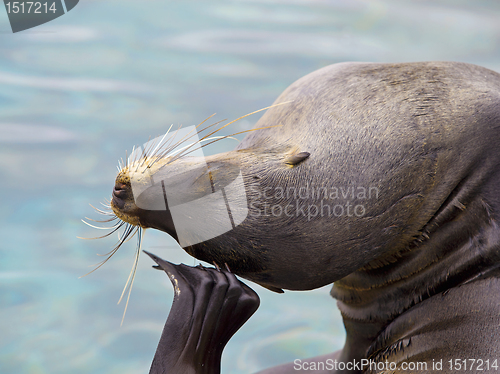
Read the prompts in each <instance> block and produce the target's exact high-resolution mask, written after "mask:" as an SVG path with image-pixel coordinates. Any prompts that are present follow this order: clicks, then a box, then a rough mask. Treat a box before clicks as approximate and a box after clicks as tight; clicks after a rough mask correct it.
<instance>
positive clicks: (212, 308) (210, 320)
mask: <svg viewBox="0 0 500 374" xmlns="http://www.w3.org/2000/svg"><path fill="white" fill-rule="evenodd" d="M146 253H147V254H148V255H149V256H150V257H151V258H152V259H153V260H154V261H155V262H156V263H157V264H158V266H159V267H160V268H161V269H163V270H164V271H165V272H166V273H167V275H168V277H169V279H170V280H171V282H172V284H173V286H174V290H175V295H174V302H173V304H172V308H171V310H170V314H169V316H168V318H167V322H166V323H165V327H164V329H163V333H162V336H161V339H160V342H159V344H158V348H157V350H156V354H155V357H154V360H153V363H152V365H151V371H150V373H165V372H169V373H171V372H172V373H181V372H182V373H187V372H189V373H207V372H210V373H218V372H219V371H220V359H221V356H222V350H223V349H224V347H225V345H226V343H227V342H228V341H229V339H230V338H231V337H232V336H233V335H234V333H235V332H236V331H237V330H238V329H239V328H240V327H241V326H242V325H243V324H244V323H245V322H246V321H247V320H248V318H250V316H251V315H252V314H253V313H254V312H255V311H256V310H257V308H258V306H259V303H260V300H259V297H258V295H257V294H256V293H255V292H254V291H253V290H252V289H251V288H250V287H248V286H247V285H245V284H244V283H242V282H240V281H239V280H238V279H237V278H236V277H235V276H234V274H232V273H229V272H228V271H226V270H216V269H210V268H205V267H199V266H196V267H191V266H187V265H184V264H180V265H175V264H172V263H170V262H168V261H165V260H162V259H161V258H159V257H157V256H155V255H153V254H151V253H148V252H146Z"/></svg>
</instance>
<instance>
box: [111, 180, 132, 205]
mask: <svg viewBox="0 0 500 374" xmlns="http://www.w3.org/2000/svg"><path fill="white" fill-rule="evenodd" d="M130 193H131V191H130V185H128V186H127V185H126V184H124V183H120V182H116V184H115V186H114V188H113V201H114V202H115V204H116V205H118V206H119V207H120V208H123V205H124V203H125V200H127V198H128V197H129V195H130Z"/></svg>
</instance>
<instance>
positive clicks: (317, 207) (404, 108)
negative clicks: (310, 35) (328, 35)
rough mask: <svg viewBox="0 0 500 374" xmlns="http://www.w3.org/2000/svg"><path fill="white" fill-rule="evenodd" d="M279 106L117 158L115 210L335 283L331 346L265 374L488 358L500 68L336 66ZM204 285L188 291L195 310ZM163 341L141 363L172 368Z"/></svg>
mask: <svg viewBox="0 0 500 374" xmlns="http://www.w3.org/2000/svg"><path fill="white" fill-rule="evenodd" d="M283 103H285V104H283ZM276 104H282V105H278V106H274V107H272V108H270V109H269V110H268V111H267V112H266V113H265V114H264V115H263V116H262V118H261V119H260V120H259V121H258V123H257V124H256V125H255V126H256V128H261V129H260V130H257V131H254V132H251V133H250V134H249V135H247V136H246V137H245V139H244V140H243V141H242V142H241V143H240V145H239V146H238V147H237V148H236V149H235V150H234V151H231V152H227V153H222V154H217V155H214V156H209V157H206V158H203V159H202V158H196V157H189V156H188V157H177V156H168V155H164V154H162V155H159V154H157V153H155V152H152V153H151V154H147V152H146V153H145V154H143V157H142V158H139V159H138V160H139V161H137V160H135V161H133V162H131V164H130V165H128V166H126V167H125V168H124V169H123V170H122V171H121V172H120V173H119V175H118V177H117V180H116V185H115V188H114V190H113V198H112V201H111V207H112V209H113V211H114V212H115V214H116V215H117V216H118V217H120V218H121V219H122V220H124V221H126V222H129V223H130V224H133V225H138V226H141V227H152V228H155V229H159V230H162V231H164V232H166V233H168V234H170V235H171V236H173V237H174V238H176V239H177V240H178V241H179V242H180V243H181V245H182V246H183V247H184V249H185V250H186V251H187V252H188V253H189V254H191V255H192V256H194V257H196V258H198V259H200V260H204V261H207V262H208V263H214V264H216V266H220V267H221V268H226V269H229V270H230V271H231V272H232V273H233V274H236V275H239V276H241V277H243V278H245V279H249V280H251V281H254V282H256V283H258V284H261V285H263V286H265V287H268V288H270V289H272V290H275V291H278V292H279V291H281V289H289V290H310V289H314V288H317V287H321V286H324V285H327V284H330V283H333V282H335V283H334V286H333V288H332V291H331V295H332V296H333V297H334V298H336V299H337V300H338V307H339V309H340V310H341V312H342V316H343V320H344V324H345V328H346V332H347V338H346V343H345V346H344V348H343V349H342V351H340V352H336V353H334V354H331V355H326V356H322V357H320V358H316V359H310V360H309V361H306V360H304V361H301V362H299V363H298V364H297V363H291V364H290V365H288V366H286V365H285V366H282V367H278V368H274V369H270V370H269V371H265V372H266V373H289V372H301V371H304V372H309V371H311V368H314V369H318V370H317V371H316V372H330V373H331V372H335V373H341V372H350V373H361V372H366V373H386V372H391V373H402V372H408V369H411V367H410V366H409V365H417V364H420V365H424V364H423V363H425V365H427V366H426V367H425V368H424V367H423V366H422V367H421V368H420V369H417V368H414V369H413V372H417V371H419V370H420V371H422V372H433V371H440V372H443V373H454V372H456V371H459V370H463V369H464V367H465V366H464V365H468V366H467V370H470V369H471V368H472V371H476V370H477V371H479V370H481V369H482V372H493V371H496V369H497V368H498V364H500V363H498V362H497V359H498V358H499V355H500V317H499V316H500V293H499V292H498V290H499V289H500V288H499V287H500V280H499V274H500V273H499V265H500V261H499V260H500V247H499V245H500V230H499V226H498V219H499V214H500V151H499V148H498V144H500V75H499V74H498V73H496V72H493V71H491V70H488V69H485V68H482V67H478V66H474V65H470V64H464V63H452V62H420V63H399V64H377V63H342V64H335V65H331V66H327V67H325V68H322V69H320V70H317V71H315V72H313V73H311V74H309V75H307V76H305V77H303V78H301V79H299V80H298V81H296V82H295V83H293V84H292V85H291V86H290V87H288V88H287V89H286V90H285V91H284V92H283V93H282V94H281V95H280V96H279V97H278V99H277V100H276ZM270 126H273V127H270ZM265 127H267V128H265ZM263 128H264V129H263ZM160 156H161V157H160ZM134 183H135V184H136V185H137V186H139V187H137V188H138V189H137V188H136V191H139V192H140V194H137V193H135V192H134V191H133V190H134V188H133V186H134ZM134 195H136V196H134ZM196 201H198V202H201V201H203V204H198V205H202V207H200V206H198V205H196V204H192V203H193V202H196ZM156 205H158V206H161V208H159V209H158V210H154V208H153V209H151V207H154V206H156ZM141 206H142V208H141ZM179 207H182V209H179ZM187 208H193V210H192V211H190V210H189V209H187ZM228 222H229V223H230V224H228ZM190 223H193V224H192V225H190ZM228 225H229V226H228ZM221 227H224V230H221V229H220V228H221ZM215 234H216V235H215ZM157 262H159V260H158V261H157ZM159 264H160V266H161V267H162V268H163V269H164V270H166V271H167V272H168V271H169V270H168V269H167V267H168V265H167V266H165V267H164V266H163V265H161V263H160V262H159ZM191 271H193V272H197V274H198V273H199V272H202V271H205V270H202V269H196V268H193V269H192V270H191ZM207 274H208V273H207ZM212 275H213V274H210V275H209V277H212ZM169 277H170V278H171V279H173V280H174V281H175V279H177V278H176V276H175V275H174V276H172V274H171V273H169ZM209 277H207V279H213V278H209ZM183 294H185V293H183V292H182V289H180V296H179V297H182V295H183ZM209 294H210V293H209V292H200V293H199V295H198V296H199V298H197V293H196V291H195V292H194V294H193V295H192V297H193V298H194V300H197V302H198V303H200V304H202V305H204V306H206V303H207V300H208V298H209V296H208V295H209ZM242 294H245V295H246V294H250V292H249V291H248V292H247V291H246V292H243V293H242ZM186 297H187V296H186ZM221 303H222V301H220V302H219V303H218V304H217V306H216V308H217V310H220V308H221ZM176 304H177V305H179V303H176V302H175V301H174V306H173V309H172V311H171V315H170V316H169V320H170V319H171V322H172V321H173V323H174V325H175V318H176V317H175V315H178V314H179V313H180V311H179V309H178V308H174V307H175V306H176ZM252 308H255V303H253V304H252ZM195 309H196V308H195ZM209 309H210V308H209ZM203 310H205V309H203ZM174 312H175V313H174ZM172 313H174V317H172V315H173V314H172ZM195 314H196V313H195ZM243 317H247V316H246V315H245V316H243ZM243 317H242V318H240V319H238V318H237V319H238V320H239V321H240V322H241V321H242V322H241V323H244V321H245V320H246V319H245V318H243ZM193 318H194V317H193ZM198 318H199V317H198ZM225 322H226V323H229V322H230V321H229V320H226V321H222V322H221V323H225ZM205 327H206V326H204V327H203V328H205ZM179 329H180V330H182V328H181V327H179ZM186 329H187V327H186ZM231 333H232V332H229V333H228V334H229V335H230V334H231ZM162 339H163V338H162ZM160 346H161V347H163V348H162V349H160V350H159V351H157V356H164V357H167V358H168V359H166V360H164V361H163V362H164V363H165V364H164V365H163V367H158V366H157V367H156V368H155V370H154V371H152V372H155V373H159V372H171V371H169V367H168V365H171V363H172V362H175V361H176V360H177V359H178V356H175V355H176V353H175V352H178V351H179V349H174V348H172V346H171V345H168V344H166V345H165V344H162V343H160ZM205 348H207V349H211V346H210V345H209V344H207V345H206V346H205ZM172 352H173V353H172ZM329 360H330V361H329ZM472 360H475V361H474V362H472ZM168 362H170V364H167V363H168ZM328 364H331V365H334V366H331V365H329V366H327V365H328ZM362 364H365V365H364V366H362ZM368 364H370V365H369V366H367V365H368ZM297 365H298V367H297ZM311 365H313V366H314V367H313V366H311ZM342 365H343V366H342ZM360 365H361V366H360ZM384 365H385V366H384ZM387 365H390V367H387ZM404 365H406V366H404ZM436 365H438V366H439V365H440V367H437V366H436ZM457 365H458V366H460V365H461V368H462V369H460V368H459V367H458V366H457ZM172 367H173V366H172ZM405 368H407V369H406V370H405ZM205 370H206V371H205ZM195 372H197V373H202V372H218V369H217V368H215V367H210V368H208V369H207V368H206V367H205V368H204V369H201V368H198V370H195Z"/></svg>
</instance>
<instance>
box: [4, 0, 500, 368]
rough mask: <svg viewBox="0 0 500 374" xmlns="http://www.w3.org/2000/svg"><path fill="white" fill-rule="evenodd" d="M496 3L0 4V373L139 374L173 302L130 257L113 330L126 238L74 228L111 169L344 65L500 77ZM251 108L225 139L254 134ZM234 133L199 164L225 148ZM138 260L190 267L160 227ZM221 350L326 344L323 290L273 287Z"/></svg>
mask: <svg viewBox="0 0 500 374" xmlns="http://www.w3.org/2000/svg"><path fill="white" fill-rule="evenodd" d="M499 19H500V3H499V2H498V1H495V0H490V1H487V0H481V1H479V0H476V1H465V0H460V1H457V0H453V1H452V0H447V1H445V0H438V1H409V0H406V1H402V0H393V1H389V0H380V1H378V0H372V1H368V0H365V1H362V0H335V1H326V0H325V1H319V0H318V1H308V0H294V1H270V0H269V1H266V0H260V1H256V0H248V1H243V0H242V1H216V2H206V1H205V2H202V1H182V2H181V1H160V0H157V1H130V0H128V1H127V0H119V1H118V0H117V1H112V0H99V1H91V0H82V1H80V3H79V4H78V5H77V6H76V7H75V8H74V9H73V10H72V11H71V12H70V13H68V14H66V15H64V16H62V17H60V18H58V19H56V20H54V21H52V22H50V23H47V24H45V25H42V26H39V27H36V28H33V29H30V30H26V31H23V32H19V33H17V34H12V32H11V29H10V26H9V24H8V20H7V14H6V12H5V11H3V8H0V181H1V183H2V184H1V187H0V191H1V199H2V201H1V203H0V238H1V240H0V259H1V260H0V373H4V374H10V373H12V374H20V373H22V374H25V373H30V374H42V373H50V374H66V373H73V374H78V373H82V374H83V373H106V374H110V373H120V374H125V373H127V374H128V373H144V372H147V371H148V368H149V365H150V363H151V360H152V358H153V355H154V351H155V349H156V344H157V342H158V340H159V337H160V334H161V330H162V327H163V323H164V321H165V319H166V316H167V314H168V310H169V307H170V303H171V301H172V297H173V296H172V289H171V286H170V285H169V284H168V279H167V277H166V276H165V275H164V274H161V273H160V272H157V271H153V270H151V265H152V261H151V260H150V259H149V258H147V257H146V256H141V259H140V264H139V271H138V275H137V278H136V282H135V284H134V289H133V292H132V296H131V300H130V305H129V308H128V312H127V315H126V318H125V322H124V324H123V326H122V327H120V321H121V316H122V312H123V308H124V305H123V304H120V305H119V306H117V305H116V302H117V300H118V298H119V296H120V293H121V289H122V287H123V285H124V283H125V281H126V279H127V276H128V272H129V270H130V267H131V266H132V261H133V254H134V250H135V247H134V243H133V241H132V242H130V243H128V244H126V245H124V246H123V248H122V249H121V250H120V251H119V252H118V253H117V254H116V256H114V257H113V258H112V260H110V261H109V262H108V263H107V264H106V265H104V266H103V267H102V268H101V269H99V270H97V271H96V272H94V273H92V274H91V275H89V276H87V277H84V278H81V279H79V278H78V277H79V276H81V275H83V274H85V273H86V272H88V271H89V270H90V269H91V268H89V265H92V264H94V263H96V262H98V261H99V260H100V259H101V258H99V257H97V256H96V255H95V254H96V253H105V252H108V251H109V249H111V247H112V245H113V244H114V241H115V239H116V238H108V239H101V240H95V241H88V240H81V239H77V237H78V236H84V237H93V236H97V235H99V234H100V232H97V230H94V229H92V228H90V227H87V226H85V225H84V224H83V223H82V222H81V221H80V219H81V218H83V217H86V216H87V217H90V218H94V219H95V218H98V216H97V214H96V213H95V212H94V211H93V209H92V208H91V207H90V206H89V203H90V204H93V205H97V204H99V202H101V201H104V199H105V198H108V197H109V196H110V193H111V189H112V186H113V183H114V178H115V176H116V165H117V160H118V159H119V158H120V157H124V156H125V151H126V150H129V151H130V150H131V149H132V146H133V145H140V144H142V143H144V142H145V141H147V139H148V138H149V137H150V136H152V137H154V136H157V135H159V134H161V133H163V132H165V130H166V129H167V128H168V126H170V124H174V125H178V124H184V125H192V124H197V123H199V122H200V121H201V120H203V119H204V118H206V117H208V116H209V115H211V114H212V113H217V115H216V116H215V119H217V120H218V119H223V118H229V119H234V118H237V117H239V116H241V115H243V114H245V113H248V112H251V111H254V110H256V109H259V108H262V107H265V106H268V105H269V104H271V103H272V102H273V101H274V99H275V98H276V97H277V96H278V95H279V94H280V93H281V91H282V90H283V89H285V88H286V87H287V86H288V85H289V84H290V83H292V82H293V81H294V80H296V79H297V78H299V77H301V76H303V75H305V74H307V73H309V72H311V71H313V70H315V69H318V68H320V67H323V66H326V65H329V64H332V63H336V62H341V61H380V62H396V61H422V60H454V61H464V62H471V63H476V64H479V65H483V66H486V67H488V68H491V69H493V70H496V71H500V22H498V20H499ZM259 116H260V114H257V115H254V116H251V117H249V118H246V119H244V120H242V121H240V122H237V123H235V124H234V125H232V126H231V128H230V129H226V130H227V131H226V132H225V133H224V134H229V133H230V132H237V131H241V130H243V129H248V128H250V127H251V126H252V125H253V124H254V123H255V122H256V121H257V119H258V118H259ZM235 145H236V142H234V141H232V140H226V141H225V142H223V143H217V144H216V145H214V146H212V147H211V149H209V153H217V152H221V151H224V150H229V149H231V148H233V147H234V146H235ZM144 249H146V250H149V251H151V252H154V253H156V254H158V255H160V256H161V257H163V258H165V259H169V260H170V261H172V262H185V263H186V264H189V265H193V264H194V263H195V261H194V260H193V259H192V258H191V257H189V256H188V255H187V254H185V253H184V252H183V250H182V249H180V248H179V247H178V245H176V243H175V242H174V241H173V240H172V239H170V238H169V237H168V236H167V235H165V234H163V233H158V232H154V231H151V230H148V231H147V232H146V235H145V241H144ZM250 285H251V286H252V287H253V288H254V289H255V290H256V291H257V292H258V293H259V295H260V296H261V307H260V309H259V310H258V311H257V313H256V314H255V315H254V316H253V317H252V318H251V319H250V320H249V322H248V323H247V324H245V326H243V328H242V329H241V330H240V331H239V332H238V333H237V334H236V335H235V337H234V338H233V339H232V340H231V341H230V343H229V345H228V347H227V348H226V350H225V354H224V357H223V372H224V373H251V372H254V371H256V370H259V369H262V368H265V367H268V366H271V365H276V364H279V363H283V362H287V361H291V360H293V359H295V358H305V357H308V356H313V355H318V354H323V353H327V352H330V351H333V350H336V349H340V348H341V347H342V344H343V339H344V331H343V327H342V324H341V319H340V315H339V313H338V311H337V309H336V306H335V301H334V300H333V299H331V298H330V297H329V287H323V288H321V289H318V290H314V291H310V292H286V293H285V294H284V295H277V294H273V293H271V292H270V291H267V290H265V289H262V288H261V287H259V286H256V285H254V284H250Z"/></svg>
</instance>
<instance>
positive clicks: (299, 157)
mask: <svg viewBox="0 0 500 374" xmlns="http://www.w3.org/2000/svg"><path fill="white" fill-rule="evenodd" d="M309 155H310V153H309V152H300V153H295V154H293V155H291V156H289V157H287V158H286V159H285V164H288V165H292V166H295V165H297V164H300V163H301V162H302V161H304V160H305V159H306V158H308V157H309Z"/></svg>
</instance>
